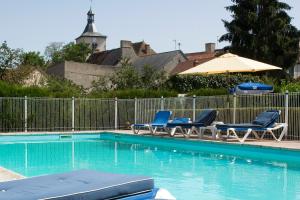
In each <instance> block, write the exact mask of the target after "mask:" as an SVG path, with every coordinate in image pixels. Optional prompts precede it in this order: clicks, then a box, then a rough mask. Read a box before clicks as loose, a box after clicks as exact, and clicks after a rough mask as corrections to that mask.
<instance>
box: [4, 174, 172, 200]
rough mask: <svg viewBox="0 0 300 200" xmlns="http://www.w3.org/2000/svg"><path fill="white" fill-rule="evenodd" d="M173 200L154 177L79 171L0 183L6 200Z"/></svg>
mask: <svg viewBox="0 0 300 200" xmlns="http://www.w3.org/2000/svg"><path fill="white" fill-rule="evenodd" d="M158 193H160V195H162V196H164V197H163V199H169V198H170V199H174V197H172V195H170V193H168V192H166V190H162V192H160V189H157V188H155V187H154V181H153V179H152V178H148V177H144V176H132V175H130V176H129V175H120V174H108V173H101V172H96V171H90V170H79V171H74V172H69V173H64V174H54V175H46V176H38V177H33V178H26V179H21V180H15V181H8V182H2V183H0V199H5V200H20V199H22V200H32V199H51V200H68V199H72V200H81V199H89V200H100V199H123V200H146V199H147V200H148V199H156V196H157V194H158Z"/></svg>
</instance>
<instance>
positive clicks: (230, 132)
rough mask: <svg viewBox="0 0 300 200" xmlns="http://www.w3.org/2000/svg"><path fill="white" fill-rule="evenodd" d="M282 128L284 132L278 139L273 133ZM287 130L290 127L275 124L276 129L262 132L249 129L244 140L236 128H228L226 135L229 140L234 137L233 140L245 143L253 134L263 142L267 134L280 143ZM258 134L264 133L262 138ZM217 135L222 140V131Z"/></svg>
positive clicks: (283, 124)
mask: <svg viewBox="0 0 300 200" xmlns="http://www.w3.org/2000/svg"><path fill="white" fill-rule="evenodd" d="M281 128H282V131H281V133H280V135H279V137H278V138H277V137H276V136H275V134H274V132H273V131H275V130H278V129H281ZM287 128H288V125H287V124H286V123H275V124H274V127H271V128H267V129H266V130H261V131H260V130H259V131H258V130H252V128H248V130H247V131H246V133H245V135H244V137H243V138H240V137H239V136H238V134H237V132H236V130H235V128H228V129H227V131H226V133H227V134H226V137H227V138H229V137H233V138H235V139H237V140H238V141H239V142H240V143H244V142H245V141H246V139H247V138H248V137H249V135H250V134H251V133H252V134H253V135H254V137H255V138H256V139H258V140H262V139H263V138H264V137H265V135H266V134H270V135H271V136H272V137H273V138H274V140H275V141H277V142H280V141H281V140H282V138H283V137H284V136H285V135H287ZM257 132H263V134H262V136H261V137H259V135H258V133H257ZM217 134H218V137H219V138H222V135H221V130H218V131H217Z"/></svg>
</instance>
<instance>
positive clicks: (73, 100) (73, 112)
mask: <svg viewBox="0 0 300 200" xmlns="http://www.w3.org/2000/svg"><path fill="white" fill-rule="evenodd" d="M74 130H75V98H74V97H72V131H74Z"/></svg>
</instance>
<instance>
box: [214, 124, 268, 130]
mask: <svg viewBox="0 0 300 200" xmlns="http://www.w3.org/2000/svg"><path fill="white" fill-rule="evenodd" d="M216 128H217V129H218V130H223V131H226V130H228V129H229V128H234V129H235V130H237V131H241V130H248V129H249V128H251V129H253V130H262V129H263V128H264V127H262V126H260V125H256V124H217V125H216Z"/></svg>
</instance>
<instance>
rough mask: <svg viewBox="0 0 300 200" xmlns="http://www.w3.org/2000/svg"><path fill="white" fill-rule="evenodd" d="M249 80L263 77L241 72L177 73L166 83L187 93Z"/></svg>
mask: <svg viewBox="0 0 300 200" xmlns="http://www.w3.org/2000/svg"><path fill="white" fill-rule="evenodd" d="M247 81H252V82H260V81H262V79H261V78H260V77H258V76H251V75H241V74H230V75H226V74H225V75H224V74H218V75H185V76H178V75H175V76H172V77H170V79H169V80H168V81H167V84H166V85H167V87H168V88H170V89H173V90H176V91H178V92H183V93H185V92H191V91H192V90H197V89H203V88H213V89H217V88H231V87H234V86H236V85H238V84H240V83H242V82H247Z"/></svg>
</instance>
